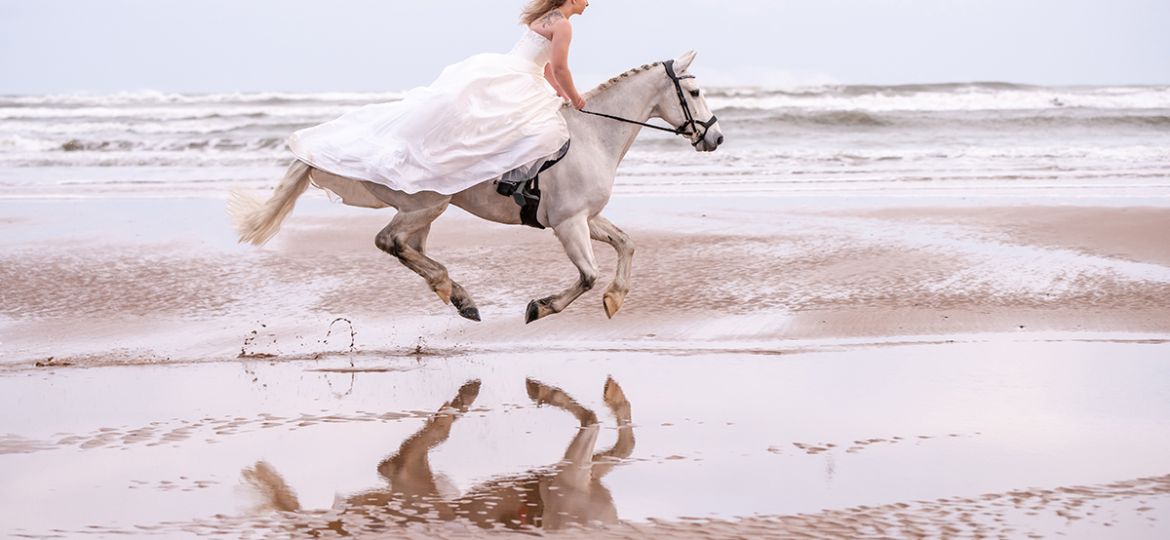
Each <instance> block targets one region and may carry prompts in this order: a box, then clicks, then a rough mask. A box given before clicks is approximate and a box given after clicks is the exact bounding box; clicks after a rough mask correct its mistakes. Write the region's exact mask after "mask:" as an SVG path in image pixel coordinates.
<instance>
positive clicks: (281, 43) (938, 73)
mask: <svg viewBox="0 0 1170 540" xmlns="http://www.w3.org/2000/svg"><path fill="white" fill-rule="evenodd" d="M523 3H524V2H523V0H198V1H196V0H0V94H42V93H72V92H94V93H105V92H118V91H137V90H159V91H165V92H235V91H240V92H250V91H303V92H317V91H398V90H405V89H409V88H412V87H415V86H419V85H423V84H427V83H429V82H430V81H431V80H432V79H433V78H434V77H435V76H436V75H437V74H438V73H439V71H441V70H442V68H443V67H444V66H446V65H448V64H450V63H453V62H456V61H458V60H460V59H462V58H465V57H467V56H470V55H472V54H476V53H480V52H507V50H508V49H509V48H510V47H511V45H512V44H513V43H514V42H515V40H516V39H517V37H518V36H519V35H520V32H521V28H520V27H519V26H518V25H517V17H518V13H519V9H520V7H521V5H522V4H523ZM1167 28H1170V0H591V6H590V8H589V9H588V11H587V12H586V14H585V15H584V16H583V17H580V18H575V19H574V36H575V38H574V43H573V47H572V53H571V58H570V65H571V67H572V69H573V72H574V76H575V78H576V79H577V82H578V86H581V87H585V88H587V87H590V86H592V85H593V84H596V83H599V82H601V81H603V80H605V79H606V78H608V77H609V76H612V75H614V74H617V73H620V72H622V71H624V70H626V69H628V68H630V67H633V66H635V65H640V64H643V63H646V62H648V61H652V60H661V59H665V58H670V57H675V56H678V55H680V54H681V53H683V52H685V51H687V50H690V49H695V50H697V51H698V52H699V57H698V60H697V61H696V63H695V65H694V67H693V69H692V71H693V72H695V74H697V75H698V76H699V77H700V79H701V80H702V81H703V83H704V84H707V85H711V86H729V85H754V86H768V87H793V86H807V85H816V84H902V83H929V82H969V81H1003V82H1016V83H1028V84H1047V85H1120V84H1170V30H1167Z"/></svg>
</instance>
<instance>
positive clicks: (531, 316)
mask: <svg viewBox="0 0 1170 540" xmlns="http://www.w3.org/2000/svg"><path fill="white" fill-rule="evenodd" d="M539 318H540V304H539V303H537V302H536V300H533V301H531V302H529V303H528V309H527V310H525V311H524V324H532V322H533V321H535V320H537V319H539Z"/></svg>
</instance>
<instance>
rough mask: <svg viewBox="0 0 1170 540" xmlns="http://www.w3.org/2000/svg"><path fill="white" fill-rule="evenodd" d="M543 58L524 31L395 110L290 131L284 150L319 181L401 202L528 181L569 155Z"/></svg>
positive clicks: (541, 44) (541, 47)
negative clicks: (359, 184)
mask: <svg viewBox="0 0 1170 540" xmlns="http://www.w3.org/2000/svg"><path fill="white" fill-rule="evenodd" d="M551 56H552V43H551V42H550V41H549V40H548V39H546V38H545V37H544V36H541V35H540V34H537V33H536V32H534V31H532V30H531V29H526V30H525V32H524V35H523V36H522V37H521V38H520V41H519V42H518V43H517V44H516V46H515V47H514V48H513V49H512V51H511V52H509V53H508V54H479V55H475V56H472V57H471V58H468V59H466V60H464V61H462V62H459V63H456V64H453V65H451V66H448V67H447V68H446V69H444V70H443V72H442V74H440V75H439V78H438V79H436V80H435V82H434V83H432V84H431V85H430V86H425V87H421V88H416V89H414V90H411V91H409V92H407V93H406V95H405V96H404V97H403V98H402V100H401V101H396V102H392V103H381V104H375V105H368V106H365V107H362V108H359V109H357V110H354V111H352V112H349V113H347V114H345V115H344V116H342V117H340V118H338V119H336V120H333V121H330V122H327V123H324V124H321V125H319V126H316V127H312V128H308V129H304V130H301V131H297V132H296V133H293V135H292V136H291V137H289V140H288V146H289V148H290V149H291V150H292V151H293V153H294V154H295V155H296V156H297V158H298V159H300V160H301V161H304V162H305V163H308V164H309V165H312V166H313V167H316V168H318V169H321V170H323V171H327V172H330V173H333V174H335V175H338V176H344V177H347V178H352V179H357V180H367V181H370V182H376V183H379V184H383V185H385V186H388V187H390V188H392V189H395V190H399V191H403V192H406V193H418V192H420V191H434V192H438V193H442V194H445V195H450V194H454V193H457V192H460V191H463V190H464V189H467V188H469V187H471V186H474V185H476V184H479V183H482V182H486V181H489V180H492V179H495V178H499V177H501V176H503V175H505V174H508V176H509V179H516V178H518V177H521V178H523V177H530V176H531V175H534V174H535V173H536V172H538V171H539V170H540V166H541V165H543V164H544V163H545V162H546V161H549V160H555V159H558V158H559V157H563V155H564V152H565V151H566V150H567V149H568V141H569V129H568V126H567V125H566V124H565V120H564V118H562V117H561V114H560V110H561V107H562V105H563V102H562V100H561V98H560V97H558V96H557V95H556V92H555V91H554V90H553V89H552V87H551V86H550V85H549V84H548V82H547V81H545V79H544V66H545V65H546V64H547V63H548V62H549V59H550V57H551ZM323 187H324V186H323ZM343 198H344V197H343ZM346 202H348V201H346Z"/></svg>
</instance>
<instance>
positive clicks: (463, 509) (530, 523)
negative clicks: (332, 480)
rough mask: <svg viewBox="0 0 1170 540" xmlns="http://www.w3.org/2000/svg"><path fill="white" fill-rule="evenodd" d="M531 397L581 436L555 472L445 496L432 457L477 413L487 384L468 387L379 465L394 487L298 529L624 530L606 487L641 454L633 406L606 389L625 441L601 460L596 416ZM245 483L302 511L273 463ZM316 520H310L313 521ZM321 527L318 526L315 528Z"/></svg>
mask: <svg viewBox="0 0 1170 540" xmlns="http://www.w3.org/2000/svg"><path fill="white" fill-rule="evenodd" d="M526 385H527V389H528V397H529V398H531V399H532V400H533V401H535V402H536V403H537V404H538V405H551V406H553V407H557V408H559V409H562V410H564V411H567V412H569V413H571V414H572V415H573V416H574V417H576V418H577V421H578V422H580V424H581V428H580V429H579V430H578V431H577V434H576V436H574V437H573V439H572V440H571V441H570V442H569V446H568V448H567V449H566V450H565V455H564V458H563V459H562V460H561V461H560V462H558V463H556V464H554V465H551V466H549V467H545V468H541V469H536V470H532V471H528V472H526V473H521V474H516V475H511V476H504V477H500V478H496V479H492V480H490V481H487V482H485V483H483V484H480V485H478V486H475V487H473V488H471V489H470V490H469V491H468V492H467V493H466V494H464V495H462V496H458V497H446V496H444V495H443V494H441V493H440V486H439V484H438V483H437V482H436V479H435V473H434V471H432V470H431V466H430V461H429V455H430V452H431V450H433V449H435V448H436V447H437V446H439V445H440V444H443V442H445V441H446V440H447V438H448V436H450V433H451V427H452V425H454V423H455V422H456V421H457V420H458V419H459V418H460V417H461V416H462V413H465V412H467V410H468V409H470V408H471V405H472V403H474V402H475V398H476V397H477V396H478V395H479V386H480V382H479V381H478V380H473V381H469V382H467V383H466V384H464V385H463V386H462V387H461V388H460V389H459V391H458V393H456V395H455V397H453V398H452V399H451V400H450V401H448V402H446V403H444V404H443V405H442V407H440V408H439V410H438V412H436V413H435V414H434V415H432V416H431V417H430V418H429V419H428V420H427V422H426V424H425V425H424V426H423V427H422V428H421V429H419V430H418V432H416V433H415V434H414V435H412V436H410V437H409V438H408V439H406V441H405V442H403V443H402V445H401V446H399V448H398V451H397V452H396V453H395V454H393V455H391V456H390V457H388V458H386V459H385V460H383V461H382V462H381V463H380V464H378V473H379V474H381V476H382V478H384V479H385V480H386V481H387V482H388V483H389V487H386V488H381V489H376V490H370V491H366V492H362V493H359V494H356V495H353V496H351V497H349V498H347V499H345V500H342V501H339V502H338V503H336V504H335V505H334V509H333V511H331V512H329V513H327V514H324V515H320V514H319V517H325V518H326V519H323V520H319V522H311V523H310V522H307V523H304V524H302V525H300V526H299V527H298V528H303V529H308V530H309V532H311V533H316V532H320V531H321V530H323V529H328V530H332V531H334V532H336V533H338V534H342V535H348V534H355V533H359V532H378V531H384V530H386V529H387V527H394V526H399V525H407V524H410V523H428V522H436V521H453V520H456V519H463V520H468V521H469V522H471V523H474V524H476V525H478V526H480V527H484V528H491V527H497V526H502V527H507V528H510V529H520V528H528V527H541V528H544V529H549V530H554V529H560V528H564V527H566V526H569V525H585V524H589V523H605V524H613V523H617V520H618V516H617V509H616V508H615V506H614V503H613V497H612V496H611V494H610V492H609V489H608V488H606V487H605V486H604V485H603V484H602V483H601V479H602V478H604V477H605V475H606V474H608V473H609V472H610V471H611V470H612V469H613V467H614V466H616V465H617V464H618V463H620V461H621V460H622V459H624V458H626V457H629V456H630V454H631V453H633V451H634V429H633V426H632V424H631V420H630V402H629V401H628V400H626V396H625V393H624V392H622V388H621V386H619V385H618V383H617V382H616V381H614V380H613V379H612V378H611V379H609V380H607V381H606V383H605V388H604V400H605V403H606V405H607V406H609V408H610V410H611V411H612V412H613V414H614V416H615V417H616V418H617V424H618V438H617V442H616V443H615V444H614V446H613V448H611V449H609V450H607V451H604V452H597V453H594V447H595V445H596V444H597V435H598V432H599V430H600V425H599V423H598V419H597V415H596V414H595V413H594V412H593V411H591V410H589V409H587V408H585V407H584V406H582V405H581V404H580V403H577V401H576V400H574V399H573V398H572V397H571V396H569V395H568V394H566V393H565V392H564V391H562V390H561V389H559V388H556V387H552V386H548V385H546V384H543V383H541V382H539V381H536V380H533V379H528V381H527V383H526ZM243 476H244V479H245V481H247V482H248V483H249V484H250V485H252V486H253V487H255V488H256V489H257V490H259V491H260V493H261V494H263V496H264V498H265V500H266V503H267V505H268V506H269V507H271V508H272V509H274V510H279V511H283V512H299V511H301V507H300V502H299V501H298V500H297V498H296V495H295V494H294V493H293V491H292V490H291V489H289V488H288V485H287V484H286V483H285V482H284V479H283V478H281V476H280V475H279V474H278V473H277V472H276V471H275V470H274V469H273V468H272V467H271V466H269V465H268V464H267V463H264V462H260V463H257V464H256V465H255V466H254V467H252V468H249V469H245V470H244V471H243ZM308 515H309V514H306V516H308ZM311 521H318V520H311Z"/></svg>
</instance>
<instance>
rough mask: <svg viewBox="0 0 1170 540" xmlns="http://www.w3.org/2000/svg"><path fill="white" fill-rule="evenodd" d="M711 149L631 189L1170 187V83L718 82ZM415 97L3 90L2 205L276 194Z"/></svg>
mask: <svg viewBox="0 0 1170 540" xmlns="http://www.w3.org/2000/svg"><path fill="white" fill-rule="evenodd" d="M706 91H707V96H708V98H707V99H708V103H709V105H710V106H711V107H712V109H713V110H714V111H715V112H716V114H717V115H718V116H719V118H720V126H721V127H722V129H723V131H724V133H725V135H726V137H727V142H726V143H725V144H724V145H723V147H721V148H720V149H719V151H718V152H715V153H712V154H702V153H698V152H695V151H693V150H692V149H691V148H690V146H689V145H687V144H686V142H685V141H683V140H681V139H679V138H677V137H672V136H669V135H666V134H659V133H656V132H651V131H649V130H644V131H643V133H642V135H641V136H640V137H639V140H638V142H637V143H636V144H635V146H634V147H633V148H632V149H631V151H630V153H629V155H628V156H627V158H626V160H625V162H624V163H623V165H622V167H621V168H620V170H619V172H618V181H617V187H616V188H615V191H616V192H617V193H619V194H676V195H712V194H722V195H728V194H730V195H735V194H744V195H756V194H780V195H783V194H802V193H814V194H826V193H828V194H834V193H844V194H855V195H872V194H880V195H891V194H895V195H896V194H906V195H921V194H934V195H939V194H941V195H947V194H966V193H981V194H987V193H992V194H998V195H1003V196H1013V195H1028V196H1036V195H1044V194H1051V193H1059V194H1061V195H1062V196H1067V195H1071V196H1078V195H1085V196H1095V195H1103V196H1110V197H1116V196H1133V197H1149V196H1164V195H1167V194H1170V87H1167V86H1119V87H1043V86H1024V85H1014V84H1003V83H975V84H933V85H901V86H831V87H815V88H804V89H789V90H768V89H759V88H709V89H707V90H706ZM401 95H402V94H401V93H395V92H389V93H315V94H296V93H273V92H269V93H235V94H204V95H193V94H166V93H159V92H128V93H118V94H109V95H43V96H0V198H26V197H33V198H38V197H54V198H56V197H97V196H116V197H126V196H129V197H158V196H164V197H165V196H215V195H216V194H223V193H226V192H227V191H228V190H230V189H231V188H235V187H242V188H245V189H251V188H256V189H260V188H265V187H268V186H271V185H272V184H273V183H274V182H275V181H276V180H277V179H278V178H279V177H280V175H281V172H282V169H283V168H284V166H285V165H286V164H287V163H288V161H289V160H290V159H291V154H290V153H289V152H288V150H287V149H286V148H285V145H284V141H285V139H286V138H287V136H288V135H289V134H290V133H291V132H292V131H294V130H297V129H300V128H303V127H308V126H311V125H314V124H317V123H320V122H324V121H327V120H330V119H332V118H334V117H336V116H338V115H340V114H342V113H344V112H346V111H349V110H352V109H354V108H357V107H360V106H362V105H365V104H369V103H376V102H385V101H393V100H396V99H400V97H401Z"/></svg>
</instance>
